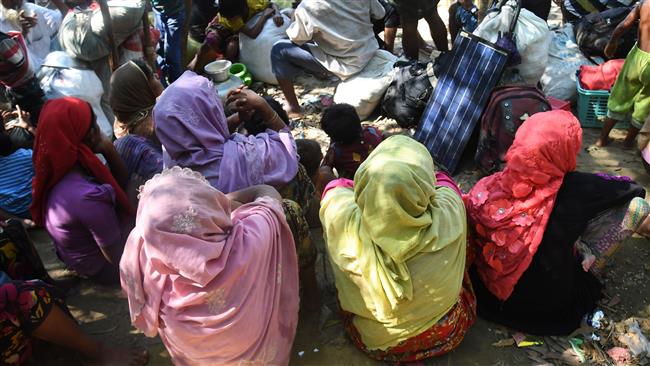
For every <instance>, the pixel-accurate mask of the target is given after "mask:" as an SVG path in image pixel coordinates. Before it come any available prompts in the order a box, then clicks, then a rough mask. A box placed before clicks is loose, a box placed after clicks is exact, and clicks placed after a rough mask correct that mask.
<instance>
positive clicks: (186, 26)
mask: <svg viewBox="0 0 650 366" xmlns="http://www.w3.org/2000/svg"><path fill="white" fill-rule="evenodd" d="M191 20H192V0H185V21H184V22H183V32H182V33H181V34H182V37H183V38H181V62H182V63H183V65H184V64H185V60H186V59H187V37H188V36H189V34H190V25H191Z"/></svg>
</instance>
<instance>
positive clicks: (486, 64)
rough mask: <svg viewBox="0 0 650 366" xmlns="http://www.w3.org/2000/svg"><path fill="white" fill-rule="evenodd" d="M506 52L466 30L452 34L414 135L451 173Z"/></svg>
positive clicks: (485, 100)
mask: <svg viewBox="0 0 650 366" xmlns="http://www.w3.org/2000/svg"><path fill="white" fill-rule="evenodd" d="M507 60H508V53H507V52H506V51H505V50H503V49H501V48H499V47H497V46H496V45H494V44H492V43H490V42H488V41H486V40H483V39H481V38H479V37H476V36H474V35H471V34H468V33H466V32H461V34H459V35H458V37H456V40H455V42H454V48H453V50H452V51H451V54H450V55H449V56H448V59H447V61H446V62H445V64H444V65H443V66H442V67H441V69H442V73H441V75H440V77H439V78H438V84H437V86H436V89H435V90H434V92H433V94H432V95H431V98H430V99H429V103H428V104H427V108H426V109H425V110H424V113H423V115H422V120H421V121H420V124H419V126H418V128H417V130H416V131H415V138H416V139H417V140H418V141H420V142H421V143H423V144H424V145H425V146H426V147H427V149H429V152H430V153H431V156H433V159H434V160H435V162H436V164H437V165H439V166H441V167H442V168H444V169H446V170H448V171H449V172H453V171H454V170H455V169H456V167H457V165H458V162H459V160H460V158H461V156H462V154H463V150H465V146H466V145H467V142H468V140H469V138H470V136H471V135H472V132H473V131H474V127H475V126H476V123H477V122H478V120H479V119H480V118H481V114H482V113H483V108H485V105H486V104H487V102H488V98H489V96H490V93H491V92H492V89H493V88H494V87H495V86H496V85H497V83H498V81H499V79H500V78H501V74H502V72H503V69H504V67H505V65H506V61H507Z"/></svg>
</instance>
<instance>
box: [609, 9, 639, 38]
mask: <svg viewBox="0 0 650 366" xmlns="http://www.w3.org/2000/svg"><path fill="white" fill-rule="evenodd" d="M640 16H641V6H640V4H637V5H636V6H635V7H634V9H632V11H631V12H630V14H628V15H627V17H625V19H623V21H622V22H620V23H619V24H618V26H616V28H615V29H614V32H612V38H611V39H610V40H609V42H610V43H612V42H618V39H619V38H621V36H622V35H623V34H625V32H627V31H628V29H630V27H632V26H633V25H634V22H636V21H637V20H639V18H640Z"/></svg>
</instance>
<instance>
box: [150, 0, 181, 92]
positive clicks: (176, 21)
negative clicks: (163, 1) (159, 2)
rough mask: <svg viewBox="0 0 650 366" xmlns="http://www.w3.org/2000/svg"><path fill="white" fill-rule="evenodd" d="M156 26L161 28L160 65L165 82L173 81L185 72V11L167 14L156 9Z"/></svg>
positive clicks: (159, 44)
mask: <svg viewBox="0 0 650 366" xmlns="http://www.w3.org/2000/svg"><path fill="white" fill-rule="evenodd" d="M153 13H154V15H155V18H156V28H158V30H160V43H158V67H160V70H161V71H162V75H163V83H165V81H167V82H169V83H173V82H174V80H176V79H178V78H179V77H180V76H181V74H182V73H183V66H182V65H181V64H182V60H181V57H182V52H181V44H182V42H181V41H182V33H183V23H184V22H185V11H184V10H181V11H179V12H177V13H175V14H172V15H167V14H164V13H161V12H159V11H157V10H155V9H154V11H153Z"/></svg>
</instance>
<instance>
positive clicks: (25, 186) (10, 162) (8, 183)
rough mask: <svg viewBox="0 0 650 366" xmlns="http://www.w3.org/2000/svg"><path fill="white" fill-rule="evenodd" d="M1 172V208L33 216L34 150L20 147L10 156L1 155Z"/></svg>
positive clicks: (25, 216) (14, 213)
mask: <svg viewBox="0 0 650 366" xmlns="http://www.w3.org/2000/svg"><path fill="white" fill-rule="evenodd" d="M0 172H2V174H0V209H2V210H3V211H5V212H7V213H9V214H12V215H15V216H19V217H23V218H29V217H31V216H30V214H29V205H31V204H32V178H34V166H33V163H32V150H26V149H18V150H16V151H15V152H14V153H12V154H11V155H8V156H1V155H0Z"/></svg>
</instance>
